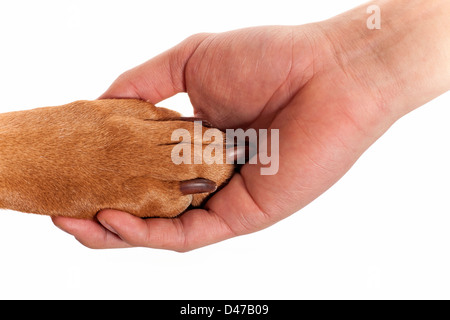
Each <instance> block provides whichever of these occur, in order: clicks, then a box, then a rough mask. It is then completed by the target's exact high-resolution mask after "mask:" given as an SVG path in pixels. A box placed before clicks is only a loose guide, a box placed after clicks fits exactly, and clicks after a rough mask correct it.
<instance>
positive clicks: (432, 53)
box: [52, 0, 450, 251]
mask: <svg viewBox="0 0 450 320" xmlns="http://www.w3.org/2000/svg"><path fill="white" fill-rule="evenodd" d="M370 4H376V5H378V6H379V7H380V8H381V29H380V30H369V29H368V28H367V26H366V20H367V18H368V16H369V14H367V12H366V9H367V7H368V6H369V5H370ZM405 8H407V10H405ZM449 17H450V2H449V1H448V0H387V1H375V2H371V3H368V4H365V5H362V6H361V7H358V8H356V9H354V10H351V11H349V12H346V13H344V14H341V15H339V16H336V17H334V18H332V19H329V20H326V21H322V22H318V23H312V24H308V25H303V26H270V27H255V28H248V29H242V30H236V31H231V32H225V33H219V34H198V35H194V36H192V37H190V38H188V39H186V40H185V41H183V42H182V43H180V44H179V45H177V46H175V47H174V48H172V49H170V50H168V51H166V52H164V53H162V54H161V55H159V56H157V57H155V58H153V59H151V60H149V61H147V62H145V63H144V64H142V65H140V66H137V67H136V68H134V69H132V70H129V71H127V72H125V73H124V74H122V75H121V76H120V77H119V78H118V79H117V80H116V81H115V82H114V83H113V84H112V85H111V87H110V88H109V89H108V90H107V91H106V92H105V93H104V94H103V95H102V96H101V97H100V98H139V99H144V100H148V101H150V102H152V103H154V104H157V103H158V102H160V101H162V100H164V99H166V98H168V97H170V96H172V95H174V94H176V93H178V92H187V93H188V95H189V97H190V99H191V102H192V105H193V107H194V114H195V115H196V116H198V117H200V118H203V119H206V120H208V121H209V122H210V123H211V124H212V125H214V126H217V127H219V128H222V129H225V128H243V129H247V128H256V129H258V128H268V129H279V137H280V141H279V159H280V162H279V170H278V173H277V174H275V175H261V174H260V166H259V165H257V164H246V165H244V166H243V167H242V168H241V170H240V172H239V173H237V174H235V175H234V176H233V178H232V179H231V181H230V182H229V184H228V185H227V186H226V187H225V188H223V189H222V190H220V191H219V192H217V193H216V194H215V195H214V196H213V197H212V198H211V199H210V200H209V201H208V202H207V203H206V205H205V206H204V209H195V210H190V211H188V212H186V213H184V214H183V215H181V216H180V217H178V218H175V219H146V220H144V219H140V218H137V217H134V216H132V215H130V214H128V213H126V212H120V211H116V210H103V211H101V212H99V213H98V215H97V221H92V220H79V219H71V218H63V217H55V218H52V219H53V222H54V223H55V225H56V226H58V227H59V228H61V229H63V230H65V231H66V232H68V233H70V234H72V235H74V236H75V238H76V239H77V240H78V241H80V242H81V243H82V244H84V245H86V246H88V247H90V248H124V247H134V246H143V247H150V248H162V249H170V250H175V251H188V250H192V249H195V248H199V247H202V246H205V245H209V244H212V243H215V242H218V241H222V240H225V239H228V238H231V237H235V236H239V235H243V234H247V233H251V232H255V231H258V230H261V229H264V228H266V227H269V226H270V225H272V224H274V223H276V222H277V221H280V220H282V219H284V218H286V217H288V216H289V215H291V214H293V213H295V212H297V211H299V210H300V209H302V208H303V207H304V206H306V205H307V204H308V203H310V202H311V201H313V200H314V199H315V198H316V197H318V196H319V195H320V194H322V193H323V192H324V191H326V190H327V189H328V188H329V187H331V186H332V185H333V184H334V183H335V182H336V181H338V180H339V178H341V177H342V176H343V175H344V174H345V173H346V172H347V171H348V170H349V169H350V168H351V166H352V165H353V164H354V163H355V161H356V160H357V159H358V158H359V157H360V156H361V154H362V153H363V152H364V151H365V150H366V149H367V148H368V147H369V146H370V145H371V144H372V143H374V142H375V141H376V140H377V139H378V138H379V137H380V136H381V135H382V134H383V133H384V132H385V131H386V130H387V129H388V128H389V127H390V126H391V125H392V124H393V123H394V122H395V121H396V120H398V119H399V118H401V117H402V116H403V115H405V114H407V113H408V112H410V111H412V110H414V109H415V108H417V107H419V106H421V105H423V104H425V103H426V102H428V101H430V100H432V99H433V98H435V97H437V96H439V95H440V94H442V93H444V92H446V91H447V90H449V88H450V37H448V30H450V19H449Z"/></svg>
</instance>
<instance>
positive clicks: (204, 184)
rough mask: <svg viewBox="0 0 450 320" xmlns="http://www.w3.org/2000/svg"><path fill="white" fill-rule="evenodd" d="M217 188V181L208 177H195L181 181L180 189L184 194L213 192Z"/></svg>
mask: <svg viewBox="0 0 450 320" xmlns="http://www.w3.org/2000/svg"><path fill="white" fill-rule="evenodd" d="M216 189H217V186H216V183H215V182H214V181H211V180H208V179H202V178H198V179H193V180H187V181H182V182H181V183H180V191H181V193H182V194H184V195H188V194H195V193H204V192H213V191H215V190H216Z"/></svg>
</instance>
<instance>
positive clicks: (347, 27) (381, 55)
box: [323, 0, 450, 116]
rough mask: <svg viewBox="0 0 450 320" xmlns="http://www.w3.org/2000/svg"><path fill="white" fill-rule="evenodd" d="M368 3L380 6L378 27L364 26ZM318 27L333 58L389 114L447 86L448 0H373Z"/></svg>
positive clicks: (449, 55)
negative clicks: (373, 89) (330, 44)
mask: <svg viewBox="0 0 450 320" xmlns="http://www.w3.org/2000/svg"><path fill="white" fill-rule="evenodd" d="M372 4H374V5H377V6H378V7H379V8H380V9H381V15H380V17H381V28H380V29H369V28H368V27H367V23H366V22H367V19H368V17H369V14H368V13H367V12H366V10H367V8H368V7H369V6H370V5H372ZM323 25H324V27H323V29H324V31H325V33H326V34H327V36H328V37H329V38H330V40H331V42H333V48H334V50H335V54H336V56H337V59H339V60H340V61H341V62H342V63H343V64H346V65H351V66H352V69H353V70H358V71H357V73H358V74H359V76H360V77H361V79H364V81H366V82H367V85H368V86H372V87H376V89H377V91H378V92H379V93H380V95H379V96H380V103H381V104H382V105H383V106H384V107H385V108H388V109H389V111H390V112H392V113H393V114H395V116H402V115H404V114H405V113H407V112H409V111H411V110H413V109H415V108H417V107H419V106H421V105H423V104H424V103H426V102H427V101H429V100H431V99H433V98H435V97H437V96H438V95H440V94H442V93H444V92H446V91H447V90H449V89H450V34H449V31H448V30H450V2H449V1H448V0H381V1H373V2H371V3H367V4H365V5H362V6H360V7H358V8H356V9H353V10H351V11H349V12H346V13H344V14H342V15H339V16H337V17H335V18H333V19H330V20H329V21H327V22H326V23H324V24H323ZM344 40H345V41H344Z"/></svg>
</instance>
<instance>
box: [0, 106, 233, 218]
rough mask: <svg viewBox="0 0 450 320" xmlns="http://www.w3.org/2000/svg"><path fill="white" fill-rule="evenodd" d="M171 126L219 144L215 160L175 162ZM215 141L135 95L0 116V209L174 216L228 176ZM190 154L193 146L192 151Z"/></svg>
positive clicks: (230, 168)
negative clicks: (136, 98) (104, 210)
mask: <svg viewBox="0 0 450 320" xmlns="http://www.w3.org/2000/svg"><path fill="white" fill-rule="evenodd" d="M175 129H185V130H187V132H189V133H190V136H191V137H192V140H191V142H190V143H191V146H192V147H193V146H194V145H195V144H200V147H199V148H192V150H194V149H197V150H200V151H202V150H203V149H204V148H206V147H207V146H208V145H209V144H210V143H218V142H220V145H221V146H223V154H224V161H222V164H217V163H212V164H206V163H205V161H204V160H203V161H202V163H199V164H185V163H181V164H175V163H174V162H173V161H172V158H171V153H172V150H173V148H174V145H175V144H177V142H174V141H172V139H171V138H172V137H171V135H172V132H173V131H174V130H175ZM207 129H208V130H209V129H210V130H216V131H217V133H216V134H217V135H215V136H220V137H222V139H223V141H215V142H214V141H213V142H205V141H202V139H201V138H200V139H198V137H197V138H196V137H195V135H194V122H193V121H192V119H187V121H186V119H183V118H181V117H180V114H179V113H177V112H175V111H172V110H168V109H165V108H158V107H155V106H154V105H152V104H151V103H148V102H145V101H141V100H135V99H105V100H94V101H75V102H72V103H69V104H66V105H63V106H57V107H44V108H37V109H31V110H26V111H16V112H9V113H4V114H0V207H1V208H5V209H12V210H16V211H22V212H29V213H37V214H44V215H51V216H67V217H75V218H87V219H91V218H93V217H94V216H95V215H96V213H97V212H98V211H100V210H102V209H107V208H110V209H117V210H121V211H126V212H129V213H131V214H133V215H136V216H138V217H175V216H177V215H179V214H180V213H182V212H184V211H185V210H186V209H187V208H189V207H190V206H199V205H201V204H202V203H203V202H204V201H205V199H206V198H207V197H208V196H209V195H210V194H211V193H213V192H214V191H215V190H216V189H217V188H220V187H221V186H223V185H224V184H225V183H226V182H227V181H228V180H229V179H230V177H231V176H232V174H233V172H234V165H233V164H227V163H226V161H225V153H226V152H225V148H226V145H225V143H224V140H225V134H224V133H223V132H221V131H220V130H218V129H213V128H208V127H205V126H202V133H203V132H204V131H205V130H207ZM193 152H194V151H193Z"/></svg>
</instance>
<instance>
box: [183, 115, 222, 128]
mask: <svg viewBox="0 0 450 320" xmlns="http://www.w3.org/2000/svg"><path fill="white" fill-rule="evenodd" d="M178 120H181V121H192V122H194V121H201V122H202V126H204V127H207V128H212V127H213V126H212V124H211V123H209V122H208V121H206V120H204V119H201V118H196V117H181V118H179V119H178Z"/></svg>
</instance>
